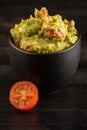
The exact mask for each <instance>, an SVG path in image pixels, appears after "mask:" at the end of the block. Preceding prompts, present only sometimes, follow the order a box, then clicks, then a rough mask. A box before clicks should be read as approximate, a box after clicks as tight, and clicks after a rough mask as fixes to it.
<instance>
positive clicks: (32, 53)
mask: <svg viewBox="0 0 87 130" xmlns="http://www.w3.org/2000/svg"><path fill="white" fill-rule="evenodd" d="M8 40H9V43H10V45H11V46H12V47H13V48H14V49H15V50H17V51H19V52H21V53H24V54H28V55H55V54H62V53H65V52H67V51H69V50H71V49H72V48H74V47H75V46H76V45H77V44H78V43H79V41H80V40H81V33H78V39H77V41H76V42H75V43H74V44H73V45H72V46H71V47H69V48H67V49H64V50H62V51H59V52H50V53H36V52H29V51H25V50H23V49H20V48H19V47H17V46H16V45H14V44H13V42H12V36H11V34H9V37H8Z"/></svg>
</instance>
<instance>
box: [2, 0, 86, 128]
mask: <svg viewBox="0 0 87 130" xmlns="http://www.w3.org/2000/svg"><path fill="white" fill-rule="evenodd" d="M41 6H46V7H47V8H48V10H49V12H50V14H53V13H60V14H61V15H62V16H64V17H66V18H69V17H70V18H72V19H74V20H75V21H76V24H78V26H79V29H80V32H81V36H82V47H81V58H80V63H79V66H78V70H77V72H76V74H75V76H74V79H73V81H72V83H71V84H70V85H69V86H67V88H65V89H63V90H61V91H59V92H58V93H56V94H52V95H49V96H45V97H43V98H40V99H39V102H38V104H37V106H36V107H35V108H34V109H33V110H32V111H29V112H19V111H17V110H16V109H14V108H13V107H12V106H11V105H10V103H9V99H8V96H9V89H10V87H11V85H12V84H13V83H14V82H15V75H14V68H12V66H11V65H10V62H9V55H8V51H9V46H8V44H9V43H8V36H9V30H10V28H11V27H12V26H14V24H15V23H18V22H19V21H20V20H21V19H22V18H27V17H28V16H29V15H30V14H31V13H33V10H34V8H35V7H36V8H40V7H41ZM0 130H87V2H86V0H80V1H79V0H73V1H72V0H66V1H65V0H61V1H59V2H58V1H57V0H53V2H52V1H50V0H41V1H40V0H37V2H36V1H34V2H32V1H25V2H24V1H23V0H22V1H16V2H15V1H13V0H11V1H10V0H9V1H8V0H4V1H0Z"/></svg>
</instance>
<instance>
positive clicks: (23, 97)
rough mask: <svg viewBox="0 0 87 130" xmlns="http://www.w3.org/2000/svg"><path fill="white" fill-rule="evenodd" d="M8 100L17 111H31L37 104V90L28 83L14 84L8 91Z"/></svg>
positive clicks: (33, 85)
mask: <svg viewBox="0 0 87 130" xmlns="http://www.w3.org/2000/svg"><path fill="white" fill-rule="evenodd" d="M9 100H10V103H11V104H12V105H13V106H14V107H15V108H17V109H19V110H23V111H26V110H31V109H33V108H34V107H35V106H36V104H37V102H38V89H37V87H36V86H35V84H33V83H32V82H29V81H19V82H16V83H15V84H14V85H13V86H12V87H11V89H10V94H9Z"/></svg>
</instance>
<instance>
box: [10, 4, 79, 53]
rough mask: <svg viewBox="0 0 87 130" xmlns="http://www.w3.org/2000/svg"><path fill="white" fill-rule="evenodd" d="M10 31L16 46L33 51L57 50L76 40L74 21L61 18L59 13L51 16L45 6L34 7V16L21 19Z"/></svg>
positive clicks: (49, 51) (65, 47)
mask: <svg viewBox="0 0 87 130" xmlns="http://www.w3.org/2000/svg"><path fill="white" fill-rule="evenodd" d="M10 33H11V36H12V39H13V42H14V44H15V45H16V46H17V47H19V48H20V49H23V50H25V51H29V52H35V53H52V52H59V51H62V50H65V49H67V48H69V47H71V46H72V45H73V44H75V42H76V41H77V40H78V32H77V30H76V28H75V21H74V20H67V19H64V20H63V19H62V16H61V15H60V14H55V15H53V16H51V15H49V14H48V10H47V9H46V8H45V7H42V8H41V9H40V10H38V9H35V11H34V17H33V16H32V15H30V17H29V18H28V19H25V20H24V19H22V20H21V22H20V23H19V24H15V26H14V27H13V28H11V30H10Z"/></svg>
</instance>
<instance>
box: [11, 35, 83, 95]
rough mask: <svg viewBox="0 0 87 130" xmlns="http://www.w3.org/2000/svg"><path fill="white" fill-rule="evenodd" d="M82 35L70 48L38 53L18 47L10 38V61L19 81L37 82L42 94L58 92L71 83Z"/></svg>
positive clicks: (78, 58)
mask: <svg viewBox="0 0 87 130" xmlns="http://www.w3.org/2000/svg"><path fill="white" fill-rule="evenodd" d="M80 45H81V37H80V36H79V39H78V41H77V42H76V43H75V44H74V45H73V46H72V47H70V48H68V49H66V50H63V51H61V52H56V53H50V54H37V53H31V52H26V51H23V50H21V49H19V48H17V47H16V46H15V45H14V44H13V42H12V38H10V39H9V57H10V63H11V65H12V66H13V67H14V69H15V75H16V79H17V81H19V80H29V81H31V82H33V83H35V84H36V85H37V87H38V89H39V92H40V93H41V94H45V93H51V92H56V91H58V90H60V89H62V88H64V87H66V86H67V85H69V84H70V82H71V80H72V79H73V76H74V74H75V73H76V71H77V68H78V64H79V60H80V49H81V46H80Z"/></svg>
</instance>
